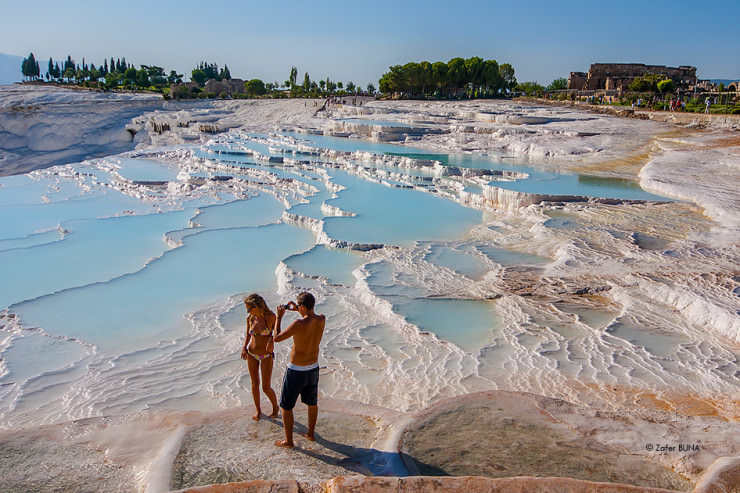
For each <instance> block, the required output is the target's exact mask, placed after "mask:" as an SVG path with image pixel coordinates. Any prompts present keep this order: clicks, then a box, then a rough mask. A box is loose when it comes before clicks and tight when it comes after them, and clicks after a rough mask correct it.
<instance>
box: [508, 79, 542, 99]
mask: <svg viewBox="0 0 740 493" xmlns="http://www.w3.org/2000/svg"><path fill="white" fill-rule="evenodd" d="M514 90H515V91H517V92H523V93H524V94H526V95H527V96H539V95H541V94H542V93H543V92H544V91H545V88H544V87H542V86H541V85H539V84H538V83H537V82H534V81H532V82H522V83H520V84H517V85H516V87H515V88H514Z"/></svg>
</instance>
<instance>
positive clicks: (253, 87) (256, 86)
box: [244, 79, 267, 96]
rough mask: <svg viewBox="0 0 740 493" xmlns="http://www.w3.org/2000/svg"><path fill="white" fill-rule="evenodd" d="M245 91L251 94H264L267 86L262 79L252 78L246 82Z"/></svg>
mask: <svg viewBox="0 0 740 493" xmlns="http://www.w3.org/2000/svg"><path fill="white" fill-rule="evenodd" d="M244 91H245V92H246V93H247V94H249V95H250V96H262V95H263V94H266V93H267V88H265V84H264V83H263V82H262V81H261V80H260V79H252V80H250V81H247V82H245V83H244Z"/></svg>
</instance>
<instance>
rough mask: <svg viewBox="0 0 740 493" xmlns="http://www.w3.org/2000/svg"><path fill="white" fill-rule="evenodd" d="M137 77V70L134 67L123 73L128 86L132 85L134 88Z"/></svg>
mask: <svg viewBox="0 0 740 493" xmlns="http://www.w3.org/2000/svg"><path fill="white" fill-rule="evenodd" d="M136 75H137V70H136V69H135V68H134V67H130V68H127V69H126V71H125V72H124V73H123V78H124V80H125V81H126V82H127V83H128V84H131V85H132V86H133V85H134V83H135V82H136Z"/></svg>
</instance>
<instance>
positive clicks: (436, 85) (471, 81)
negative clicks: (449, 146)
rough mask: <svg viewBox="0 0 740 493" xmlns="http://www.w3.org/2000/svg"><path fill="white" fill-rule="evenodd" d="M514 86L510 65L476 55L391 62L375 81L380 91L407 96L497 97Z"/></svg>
mask: <svg viewBox="0 0 740 493" xmlns="http://www.w3.org/2000/svg"><path fill="white" fill-rule="evenodd" d="M515 86H516V77H515V75H514V68H513V67H512V66H511V65H510V64H508V63H502V64H501V65H499V63H498V62H497V61H496V60H484V59H482V58H480V57H471V58H468V59H464V58H460V57H456V58H452V59H451V60H450V61H448V62H447V63H445V62H434V63H430V62H426V61H425V62H418V63H417V62H409V63H407V64H405V65H394V66H392V67H389V71H388V72H386V73H385V74H383V75H382V76H381V78H380V81H379V89H380V92H381V93H383V94H388V95H391V96H398V97H405V98H409V99H458V98H490V97H501V96H504V95H507V94H508V93H509V92H510V91H512V90H513V89H514V87H515Z"/></svg>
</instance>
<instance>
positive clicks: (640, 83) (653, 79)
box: [629, 74, 667, 92]
mask: <svg viewBox="0 0 740 493" xmlns="http://www.w3.org/2000/svg"><path fill="white" fill-rule="evenodd" d="M665 79H667V77H666V76H665V75H662V74H645V75H642V76H640V77H635V79H634V80H633V81H632V83H630V85H629V88H630V91H634V92H658V82H660V81H662V80H665Z"/></svg>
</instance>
